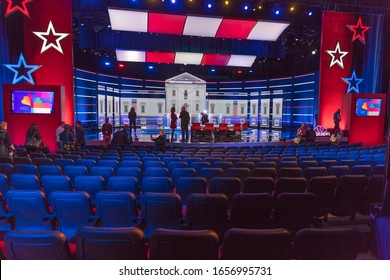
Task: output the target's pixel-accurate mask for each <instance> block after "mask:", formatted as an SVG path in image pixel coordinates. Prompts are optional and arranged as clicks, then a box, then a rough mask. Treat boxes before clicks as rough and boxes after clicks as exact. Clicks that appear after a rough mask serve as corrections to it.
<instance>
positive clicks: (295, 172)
mask: <svg viewBox="0 0 390 280" xmlns="http://www.w3.org/2000/svg"><path fill="white" fill-rule="evenodd" d="M278 177H302V169H301V168H300V167H282V168H280V169H279V170H278Z"/></svg>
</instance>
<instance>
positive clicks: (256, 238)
mask: <svg viewBox="0 0 390 280" xmlns="http://www.w3.org/2000/svg"><path fill="white" fill-rule="evenodd" d="M291 239H292V238H291V234H290V232H289V231H288V230H286V229H283V228H277V229H240V228H231V229H229V230H228V231H227V232H226V233H225V236H224V238H223V246H222V253H221V259H223V260H287V259H290V258H291Z"/></svg>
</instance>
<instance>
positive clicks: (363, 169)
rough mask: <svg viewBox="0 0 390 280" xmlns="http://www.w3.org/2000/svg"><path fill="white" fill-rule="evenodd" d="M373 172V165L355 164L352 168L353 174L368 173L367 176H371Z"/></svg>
mask: <svg viewBox="0 0 390 280" xmlns="http://www.w3.org/2000/svg"><path fill="white" fill-rule="evenodd" d="M371 172H372V166H371V165H354V166H352V168H351V175H366V176H367V178H368V177H370V175H371Z"/></svg>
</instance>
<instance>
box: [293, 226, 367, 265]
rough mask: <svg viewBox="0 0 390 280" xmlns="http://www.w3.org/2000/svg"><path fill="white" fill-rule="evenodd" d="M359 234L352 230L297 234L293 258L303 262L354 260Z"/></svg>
mask: <svg viewBox="0 0 390 280" xmlns="http://www.w3.org/2000/svg"><path fill="white" fill-rule="evenodd" d="M359 244H360V233H359V231H357V230H356V229H353V228H332V229H314V228H311V229H309V228H307V229H302V230H300V231H298V232H297V234H296V236H295V242H294V258H296V259H303V260H354V259H356V257H357V254H358V252H359Z"/></svg>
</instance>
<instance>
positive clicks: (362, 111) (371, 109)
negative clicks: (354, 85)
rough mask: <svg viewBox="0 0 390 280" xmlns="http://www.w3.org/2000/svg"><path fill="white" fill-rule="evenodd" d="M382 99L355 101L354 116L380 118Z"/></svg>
mask: <svg viewBox="0 0 390 280" xmlns="http://www.w3.org/2000/svg"><path fill="white" fill-rule="evenodd" d="M381 106H382V99H368V98H359V99H356V116H360V117H367V116H369V117H371V116H374V117H375V116H380V114H381Z"/></svg>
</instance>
